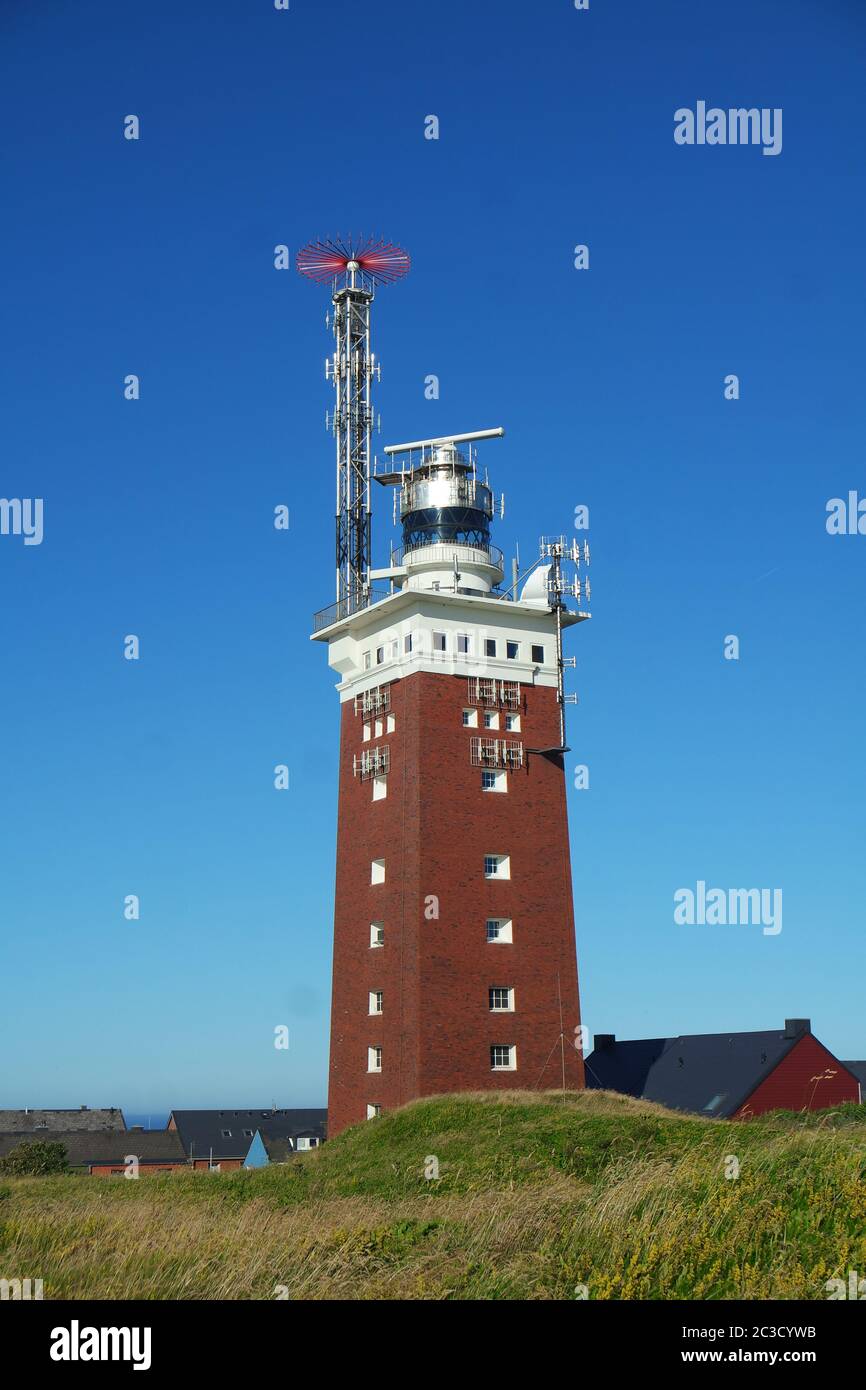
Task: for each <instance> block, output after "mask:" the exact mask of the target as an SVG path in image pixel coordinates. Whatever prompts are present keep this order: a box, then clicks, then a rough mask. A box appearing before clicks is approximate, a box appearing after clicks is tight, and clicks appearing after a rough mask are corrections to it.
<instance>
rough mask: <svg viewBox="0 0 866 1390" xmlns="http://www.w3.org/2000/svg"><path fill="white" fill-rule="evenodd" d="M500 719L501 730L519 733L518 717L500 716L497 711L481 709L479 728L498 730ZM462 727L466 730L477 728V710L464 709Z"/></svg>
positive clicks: (506, 714) (511, 715)
mask: <svg viewBox="0 0 866 1390" xmlns="http://www.w3.org/2000/svg"><path fill="white" fill-rule="evenodd" d="M500 718H501V719H502V721H503V722H502V728H503V729H505V730H506V731H507V732H508V733H512V734H519V733H520V715H519V714H509V713H507V712H503V713H502V714H501V715H500V713H499V710H498V709H483V710H482V711H481V727H482V728H484V729H498V728H499V727H500V725H499V720H500ZM463 725H464V728H467V729H477V728H478V710H477V709H465V710H464V711H463Z"/></svg>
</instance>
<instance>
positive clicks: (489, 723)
mask: <svg viewBox="0 0 866 1390" xmlns="http://www.w3.org/2000/svg"><path fill="white" fill-rule="evenodd" d="M484 727H485V729H498V728H499V715H498V714H497V712H496V711H495V710H490V709H486V710H485V711H484Z"/></svg>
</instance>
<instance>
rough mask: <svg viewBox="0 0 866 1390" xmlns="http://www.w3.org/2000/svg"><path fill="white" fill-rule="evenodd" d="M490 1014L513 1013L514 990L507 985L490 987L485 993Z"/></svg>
mask: <svg viewBox="0 0 866 1390" xmlns="http://www.w3.org/2000/svg"><path fill="white" fill-rule="evenodd" d="M487 1001H488V1005H489V1007H490V1012H491V1013H494V1014H507V1013H513V1012H514V990H513V989H511V988H510V987H509V986H508V985H491V986H490V988H489V990H488V991H487Z"/></svg>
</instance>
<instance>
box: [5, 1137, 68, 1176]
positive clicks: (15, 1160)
mask: <svg viewBox="0 0 866 1390" xmlns="http://www.w3.org/2000/svg"><path fill="white" fill-rule="evenodd" d="M68 1167H69V1165H68V1163H67V1161H66V1149H65V1147H64V1145H63V1144H59V1143H47V1142H46V1141H45V1140H40V1139H24V1140H22V1142H21V1143H20V1144H16V1146H15V1148H14V1149H10V1150H9V1152H8V1154H7V1155H6V1157H5V1158H0V1173H8V1174H10V1175H12V1176H15V1177H19V1178H20V1177H42V1176H43V1175H44V1174H46V1173H65V1172H66V1171H67V1168H68Z"/></svg>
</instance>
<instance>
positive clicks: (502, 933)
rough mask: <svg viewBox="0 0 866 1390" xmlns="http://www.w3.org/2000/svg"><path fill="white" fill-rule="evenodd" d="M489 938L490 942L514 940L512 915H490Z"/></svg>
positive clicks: (488, 920)
mask: <svg viewBox="0 0 866 1390" xmlns="http://www.w3.org/2000/svg"><path fill="white" fill-rule="evenodd" d="M487 940H488V941H490V942H494V941H502V942H509V941H511V940H512V935H511V918H510V917H488V918H487Z"/></svg>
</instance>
